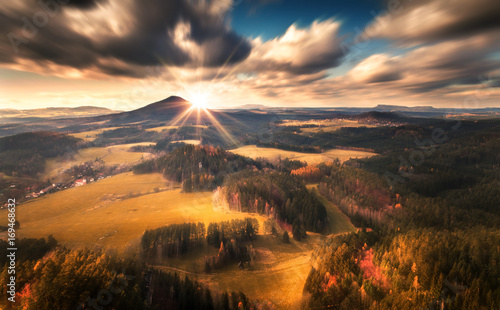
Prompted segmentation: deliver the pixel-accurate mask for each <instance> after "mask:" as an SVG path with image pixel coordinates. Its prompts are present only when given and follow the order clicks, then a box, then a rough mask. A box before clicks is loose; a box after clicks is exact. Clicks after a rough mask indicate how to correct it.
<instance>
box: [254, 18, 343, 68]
mask: <svg viewBox="0 0 500 310" xmlns="http://www.w3.org/2000/svg"><path fill="white" fill-rule="evenodd" d="M339 28H340V22H338V21H335V20H332V19H329V20H325V21H322V22H318V21H315V22H313V23H312V24H311V25H310V27H308V28H304V29H301V28H298V27H297V26H296V25H292V26H290V27H289V28H288V30H287V31H286V32H285V34H284V35H283V36H281V37H278V38H274V39H272V40H269V41H266V42H263V41H262V40H261V39H260V38H257V39H255V40H253V41H252V45H253V49H252V52H251V54H250V56H249V57H248V59H247V61H246V62H245V64H247V66H246V67H245V70H248V71H256V72H266V71H284V72H289V73H293V74H312V73H317V72H320V71H323V70H326V69H329V68H333V67H336V66H338V65H339V64H340V62H341V60H342V58H343V57H344V55H345V52H346V50H344V49H343V48H342V46H341V43H342V38H341V37H339Z"/></svg>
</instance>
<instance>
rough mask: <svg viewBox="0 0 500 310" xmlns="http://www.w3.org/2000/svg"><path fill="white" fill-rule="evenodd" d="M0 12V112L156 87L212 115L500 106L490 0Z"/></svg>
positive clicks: (124, 97) (142, 95) (152, 91)
mask: <svg viewBox="0 0 500 310" xmlns="http://www.w3.org/2000/svg"><path fill="white" fill-rule="evenodd" d="M445 2H446V3H445ZM0 13H2V14H3V15H4V17H5V18H4V20H3V21H2V26H3V27H2V28H3V29H5V33H6V35H5V36H2V39H0V92H1V93H2V95H3V96H2V98H1V99H0V109H7V108H13V109H22V110H25V109H36V108H42V107H48V106H50V107H80V106H95V107H104V108H108V109H111V110H125V111H128V110H133V109H136V108H140V107H141V106H144V105H147V104H148V103H151V102H156V101H158V100H161V99H159V98H166V97H168V94H177V95H179V96H181V97H183V98H186V99H187V100H190V101H193V102H199V101H203V105H204V106H206V107H209V108H213V109H214V108H216V109H228V108H234V107H239V106H242V105H247V104H250V105H252V104H262V105H265V106H269V107H283V108H285V107H290V108H298V107H311V108H313V107H314V108H342V107H352V108H367V107H376V106H377V105H381V104H385V105H397V106H406V107H418V106H432V107H435V108H446V109H477V108H497V107H500V100H499V99H500V53H498V50H499V47H500V43H499V42H500V22H499V21H498V19H497V18H494V17H495V14H496V15H498V14H500V4H499V3H498V2H497V1H493V0H481V1H479V2H478V3H473V4H472V3H469V2H468V1H466V0H459V1H453V2H452V3H447V1H438V0H430V1H423V2H418V3H416V2H411V1H410V0H401V1H395V2H389V3H388V4H386V3H385V1H382V0H361V1H358V2H356V3H354V2H353V3H344V2H342V1H323V0H320V1H315V3H314V5H305V4H304V3H302V2H301V1H298V0H292V1H286V2H285V1H282V0H255V1H251V0H235V1H227V0H214V1H195V2H193V1H187V0H179V1H174V2H171V1H170V2H169V1H163V0H155V1H154V2H151V3H147V4H144V3H141V2H139V1H136V0H134V1H129V2H126V3H124V2H122V1H118V0H88V1H76V0H74V1H70V2H68V3H67V4H60V3H59V2H53V1H49V0H47V1H40V2H39V3H37V4H36V5H33V2H30V1H27V0H25V1H17V2H13V3H8V2H5V3H2V4H0ZM395 29H397V31H396V30H395Z"/></svg>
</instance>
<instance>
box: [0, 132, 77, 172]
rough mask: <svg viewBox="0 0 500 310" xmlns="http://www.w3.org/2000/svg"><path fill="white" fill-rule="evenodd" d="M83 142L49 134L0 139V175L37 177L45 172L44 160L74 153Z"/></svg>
mask: <svg viewBox="0 0 500 310" xmlns="http://www.w3.org/2000/svg"><path fill="white" fill-rule="evenodd" d="M80 141H81V139H78V138H75V137H71V136H68V135H66V134H60V133H55V132H49V131H39V132H28V133H22V134H18V135H14V136H8V137H3V138H0V172H3V173H5V174H6V175H9V176H12V175H19V176H36V175H37V173H40V172H43V171H44V170H45V159H47V158H53V157H57V156H60V155H63V154H65V153H72V152H75V151H76V150H77V144H78V142H80Z"/></svg>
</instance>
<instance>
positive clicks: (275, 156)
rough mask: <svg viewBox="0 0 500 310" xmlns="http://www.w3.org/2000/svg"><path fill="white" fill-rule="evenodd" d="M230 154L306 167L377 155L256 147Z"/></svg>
mask: <svg viewBox="0 0 500 310" xmlns="http://www.w3.org/2000/svg"><path fill="white" fill-rule="evenodd" d="M230 151H231V152H233V153H235V154H238V155H242V156H247V157H250V158H253V159H257V158H265V159H267V160H269V161H270V162H273V163H275V162H278V161H279V160H280V159H282V160H283V159H285V158H288V159H290V160H300V161H303V162H307V164H308V165H315V164H319V163H322V162H331V161H334V160H335V159H339V160H340V161H341V162H344V161H346V160H349V159H351V158H364V157H370V156H374V155H377V154H375V153H371V152H364V151H355V150H339V149H333V150H328V151H325V152H323V153H300V152H292V151H285V150H280V149H276V148H265V147H258V146H256V145H246V146H243V147H240V148H237V149H233V150H230Z"/></svg>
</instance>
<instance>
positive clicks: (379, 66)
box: [349, 54, 401, 83]
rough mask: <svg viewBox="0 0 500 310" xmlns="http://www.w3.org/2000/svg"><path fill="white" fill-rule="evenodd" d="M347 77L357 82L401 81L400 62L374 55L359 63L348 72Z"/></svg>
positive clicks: (384, 56)
mask: <svg viewBox="0 0 500 310" xmlns="http://www.w3.org/2000/svg"><path fill="white" fill-rule="evenodd" d="M349 77H350V78H352V79H353V80H355V81H358V82H364V83H380V82H389V81H395V80H399V79H401V68H400V62H399V59H398V58H397V57H394V58H391V57H390V56H389V55H386V54H374V55H371V56H369V57H368V58H366V59H364V60H363V61H361V62H360V63H359V64H358V65H356V66H355V67H354V68H353V69H352V70H351V71H350V72H349Z"/></svg>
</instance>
